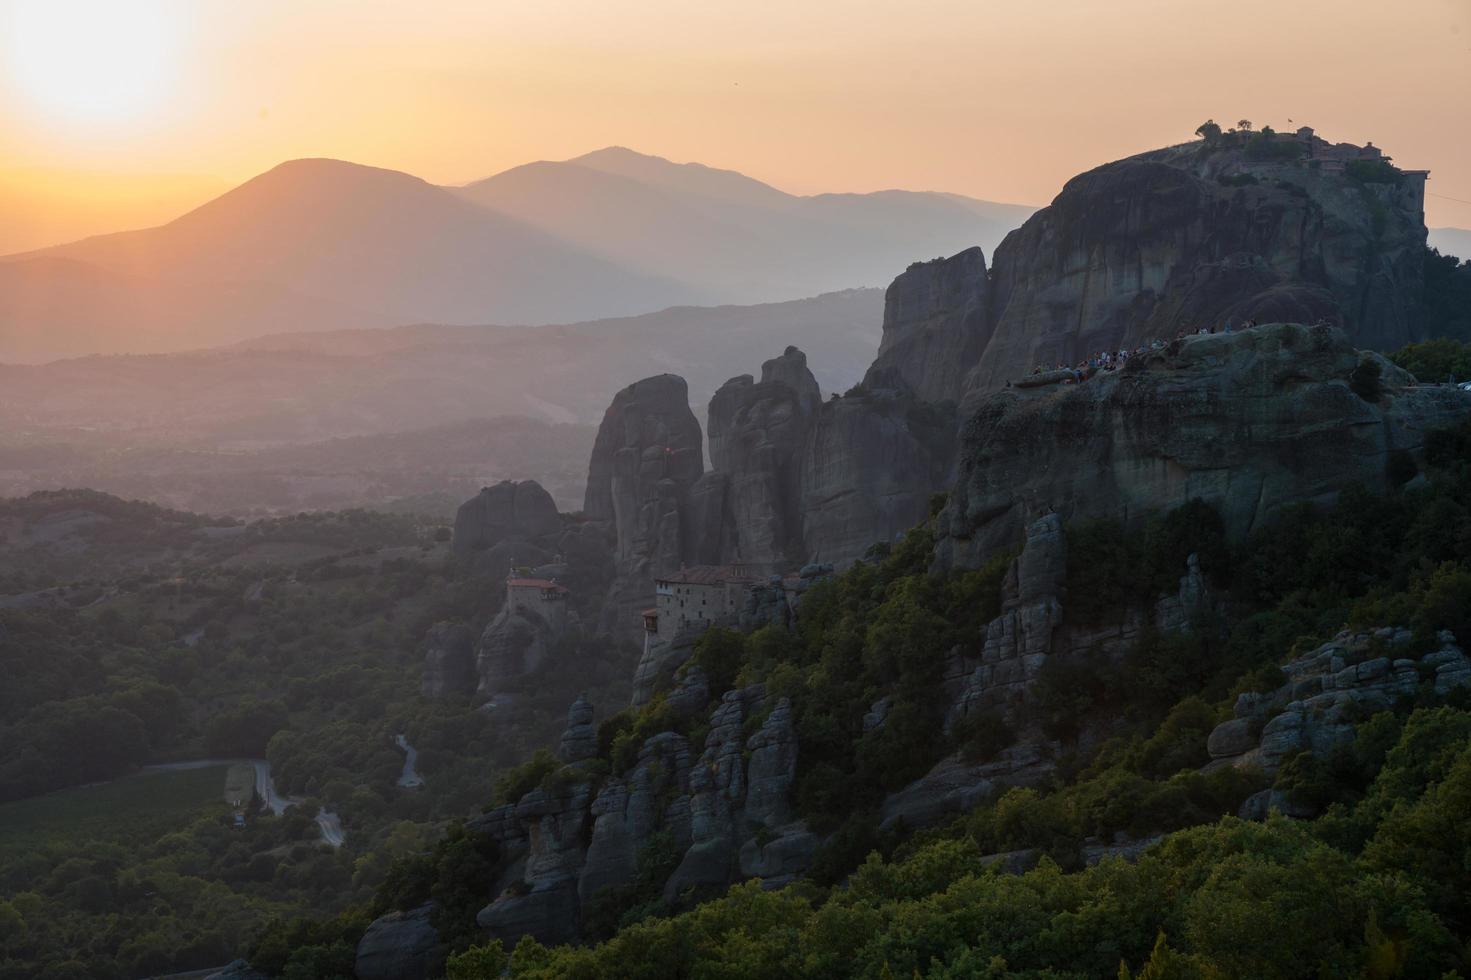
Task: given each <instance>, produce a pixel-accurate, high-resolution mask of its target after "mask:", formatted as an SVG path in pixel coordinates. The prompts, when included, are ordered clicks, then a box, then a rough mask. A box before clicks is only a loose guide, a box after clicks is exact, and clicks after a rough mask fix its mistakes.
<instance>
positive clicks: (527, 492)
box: [452, 480, 562, 558]
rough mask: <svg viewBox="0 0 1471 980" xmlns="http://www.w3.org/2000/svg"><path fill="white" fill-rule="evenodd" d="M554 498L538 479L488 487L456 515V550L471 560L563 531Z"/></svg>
mask: <svg viewBox="0 0 1471 980" xmlns="http://www.w3.org/2000/svg"><path fill="white" fill-rule="evenodd" d="M561 526H562V519H561V516H560V515H559V514H558V513H557V505H556V503H555V502H553V500H552V495H551V494H549V493H547V492H546V491H545V490H544V489H542V486H541V484H539V483H537V482H536V481H535V480H525V481H521V482H513V481H511V480H502V481H501V482H500V483H497V484H496V485H495V486H493V487H486V488H484V489H483V490H481V491H480V493H478V494H476V495H475V496H474V497H471V498H470V499H469V500H467V501H465V502H464V503H463V504H461V505H460V509H459V510H457V511H456V512H455V530H454V538H453V545H452V547H453V549H454V553H455V554H456V555H459V556H461V557H467V558H468V557H472V556H474V555H475V554H476V553H477V552H481V551H485V550H487V549H489V548H493V547H495V546H496V545H498V544H501V543H502V542H505V541H531V540H534V539H536V538H539V537H542V536H543V535H548V534H554V533H556V532H557V531H558V530H560V529H561Z"/></svg>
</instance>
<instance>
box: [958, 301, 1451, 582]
mask: <svg viewBox="0 0 1471 980" xmlns="http://www.w3.org/2000/svg"><path fill="white" fill-rule="evenodd" d="M1365 360H1375V363H1376V364H1378V365H1379V367H1380V372H1381V376H1382V379H1383V391H1382V393H1380V394H1379V396H1378V397H1373V394H1374V393H1372V392H1370V393H1369V395H1370V397H1365V395H1364V394H1361V393H1359V392H1356V391H1355V390H1354V388H1353V387H1351V380H1350V379H1351V375H1352V374H1353V372H1354V370H1355V369H1356V368H1357V367H1358V365H1359V364H1360V362H1361V361H1365ZM1410 382H1411V379H1410V378H1409V376H1408V375H1406V374H1404V372H1402V371H1399V370H1398V369H1397V368H1395V367H1393V365H1389V364H1388V362H1386V361H1383V360H1382V359H1376V356H1375V355H1369V354H1364V353H1361V352H1359V351H1357V350H1355V349H1354V347H1353V346H1352V344H1350V343H1349V342H1348V339H1347V337H1346V336H1345V335H1344V334H1343V333H1342V332H1341V331H1338V330H1335V329H1330V328H1327V327H1313V328H1309V327H1303V326H1299V325H1295V324H1274V325H1267V326H1261V327H1257V328H1255V329H1252V330H1246V331H1238V332H1235V333H1231V334H1215V335H1209V336H1190V337H1187V338H1185V339H1184V340H1182V341H1176V342H1173V343H1171V344H1170V345H1168V346H1167V347H1165V348H1163V349H1161V350H1158V351H1154V352H1151V353H1149V354H1146V355H1141V356H1137V357H1134V358H1131V359H1130V360H1129V361H1128V362H1127V364H1126V365H1125V367H1124V368H1123V369H1121V370H1117V371H1105V372H1100V373H1099V374H1098V375H1096V376H1094V377H1092V378H1090V379H1088V380H1087V381H1085V382H1083V383H1082V384H1069V385H1062V386H1055V387H1052V388H1050V389H1034V390H1028V391H1020V390H1017V389H1011V390H1007V391H1003V392H998V393H996V394H994V395H992V396H991V397H990V398H988V399H986V400H985V401H983V402H982V403H981V404H980V405H979V406H978V407H977V408H976V410H975V411H974V413H973V414H972V415H971V416H970V418H969V419H968V420H967V421H966V424H965V427H964V433H963V436H962V444H961V449H960V454H959V462H958V464H957V465H958V472H957V475H956V479H955V485H954V490H953V492H952V494H951V497H950V501H949V505H948V506H947V507H946V510H945V512H944V514H943V515H942V519H941V532H942V540H941V542H940V547H939V550H938V557H939V561H940V564H941V565H942V566H950V567H977V566H978V565H979V564H980V563H981V562H983V561H984V560H985V558H986V557H987V556H989V555H990V554H993V553H994V552H996V551H997V550H999V549H1001V548H1005V547H1009V546H1013V545H1014V544H1015V542H1017V541H1018V540H1020V538H1021V537H1022V531H1023V528H1024V527H1025V526H1026V523H1027V522H1028V521H1029V520H1030V518H1031V516H1032V515H1034V514H1036V513H1037V512H1039V511H1041V510H1043V509H1046V508H1052V509H1054V510H1056V511H1057V512H1058V513H1059V514H1060V515H1061V516H1062V517H1063V519H1064V520H1065V521H1072V520H1077V519H1079V518H1088V517H1103V516H1106V517H1110V518H1121V519H1123V520H1124V521H1125V523H1137V522H1138V521H1141V520H1143V519H1144V518H1145V517H1146V516H1148V515H1150V514H1153V513H1160V512H1164V511H1167V510H1169V509H1171V508H1173V507H1176V506H1178V505H1180V504H1183V503H1185V502H1187V501H1189V500H1190V499H1192V498H1197V497H1198V498H1201V499H1203V500H1204V501H1206V502H1207V503H1209V504H1211V505H1212V506H1213V507H1215V508H1216V509H1217V510H1218V511H1219V512H1220V513H1221V515H1222V518H1223V519H1224V521H1225V524H1226V530H1227V533H1228V534H1229V535H1230V536H1231V537H1232V538H1236V539H1239V538H1240V537H1241V536H1243V535H1245V534H1247V533H1248V532H1250V531H1251V530H1252V529H1253V528H1256V527H1260V526H1262V525H1263V524H1265V523H1267V522H1269V521H1271V519H1272V518H1273V516H1274V515H1275V514H1276V513H1277V512H1279V511H1280V510H1281V509H1282V508H1284V507H1286V506H1289V505H1291V504H1295V503H1298V502H1301V501H1319V502H1330V501H1332V500H1333V499H1334V498H1335V497H1336V495H1337V493H1338V492H1339V491H1341V490H1342V489H1343V488H1344V487H1346V486H1348V485H1349V484H1350V483H1359V484H1362V485H1364V486H1366V487H1369V488H1371V489H1380V490H1382V489H1385V488H1387V487H1389V486H1390V485H1391V482H1392V481H1393V480H1396V479H1404V478H1405V477H1404V473H1403V470H1404V467H1403V465H1402V464H1404V463H1406V462H1411V461H1413V460H1415V459H1416V458H1417V457H1418V455H1419V453H1420V451H1421V447H1422V443H1423V439H1424V434H1425V432H1426V431H1427V430H1429V429H1433V428H1438V427H1443V426H1447V425H1450V424H1453V423H1455V422H1456V421H1458V420H1459V419H1460V418H1462V417H1464V416H1465V415H1466V413H1467V412H1468V411H1471V394H1468V393H1465V392H1457V391H1455V390H1453V389H1450V388H1422V387H1414V386H1411V385H1410ZM1391 463H1396V464H1399V465H1391Z"/></svg>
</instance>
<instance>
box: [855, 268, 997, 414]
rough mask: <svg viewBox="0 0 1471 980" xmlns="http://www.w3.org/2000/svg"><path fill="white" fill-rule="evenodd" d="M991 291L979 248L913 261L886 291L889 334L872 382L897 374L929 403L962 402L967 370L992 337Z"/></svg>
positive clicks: (881, 346) (886, 330) (886, 329)
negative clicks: (988, 301) (988, 302)
mask: <svg viewBox="0 0 1471 980" xmlns="http://www.w3.org/2000/svg"><path fill="white" fill-rule="evenodd" d="M988 293H989V281H988V279H987V276H986V257H985V256H984V255H982V254H981V250H980V249H979V248H968V249H966V250H965V251H964V252H961V253H959V254H957V255H952V256H951V257H950V258H948V259H935V260H934V261H932V262H916V263H915V264H914V265H911V266H910V267H909V268H908V269H906V270H905V271H904V272H903V273H902V274H901V275H900V276H899V278H897V279H895V280H894V281H893V283H892V284H891V285H890V286H889V290H888V292H886V293H885V294H884V327H883V337H882V339H881V340H880V341H879V351H878V357H877V358H876V359H875V360H874V362H873V366H872V367H871V368H870V369H869V373H868V378H869V381H868V382H867V383H868V384H873V385H876V386H877V385H878V384H879V382H878V381H877V377H878V376H879V375H882V374H885V373H888V372H893V373H894V374H897V375H898V377H900V378H902V379H903V381H904V383H905V385H906V386H907V387H908V388H909V390H910V391H912V392H914V394H915V395H917V396H918V397H919V398H921V399H923V400H925V401H930V402H945V401H959V400H960V397H961V395H963V394H964V393H965V376H966V371H967V369H969V368H970V367H971V366H972V365H973V364H975V363H976V361H977V360H979V359H980V356H981V351H982V350H984V349H985V347H986V341H987V340H989V339H990V326H991V320H990V310H989V308H988V305H987V300H988V298H989V296H988Z"/></svg>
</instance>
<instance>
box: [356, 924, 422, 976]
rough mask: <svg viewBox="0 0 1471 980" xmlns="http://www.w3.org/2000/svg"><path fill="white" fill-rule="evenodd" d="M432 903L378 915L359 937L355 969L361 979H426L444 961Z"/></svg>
mask: <svg viewBox="0 0 1471 980" xmlns="http://www.w3.org/2000/svg"><path fill="white" fill-rule="evenodd" d="M432 910H433V906H430V905H422V906H420V907H419V908H416V909H414V910H412V911H409V912H390V913H389V914H387V915H383V916H379V917H378V918H376V919H374V920H373V923H372V924H371V925H370V926H368V931H367V932H365V933H363V938H362V939H361V940H359V941H358V948H357V958H356V960H355V961H354V965H353V972H354V973H356V974H357V977H358V980H427V978H428V977H431V976H435V975H437V973H438V970H439V967H440V965H441V963H442V961H443V956H442V955H441V951H440V949H439V934H438V933H436V932H435V931H434V926H433V925H432V924H431V923H430V921H429V916H430V913H431V912H432Z"/></svg>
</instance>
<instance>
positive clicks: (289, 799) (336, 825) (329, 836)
mask: <svg viewBox="0 0 1471 980" xmlns="http://www.w3.org/2000/svg"><path fill="white" fill-rule="evenodd" d="M399 737H400V738H402V737H403V736H401V735H400V736H399ZM236 763H248V764H249V765H250V766H251V767H253V768H254V769H255V793H256V795H257V796H259V797H260V799H261V802H262V803H263V804H265V805H266V807H267V808H269V809H270V811H271V812H272V813H274V814H275V815H276V816H278V817H279V816H280V815H281V814H283V813H285V812H286V810H287V808H288V807H293V806H296V805H297V804H298V803H301V802H302V800H301V797H299V796H282V795H281V794H280V793H277V792H276V781H275V780H274V779H272V778H271V764H270V763H269V762H267V761H266V760H265V759H190V760H188V761H186V762H165V763H161V764H160V765H156V766H144V767H143V771H144V772H174V771H177V770H180V769H207V768H209V767H210V766H233V765H235V764H236ZM404 771H405V773H407V772H408V766H407V765H406V766H405V769H404ZM414 778H415V779H417V778H418V777H417V776H415V777H414ZM421 782H422V780H421ZM416 785H417V784H416ZM316 820H317V829H318V831H319V832H320V833H321V835H322V843H324V844H328V845H330V846H332V847H341V846H342V845H343V843H344V842H345V841H346V840H347V832H346V831H344V830H343V829H342V819H341V818H340V817H338V816H337V814H335V813H333V812H332V811H331V810H328V809H327V808H326V807H323V808H322V809H320V810H318V811H317V817H316Z"/></svg>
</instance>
